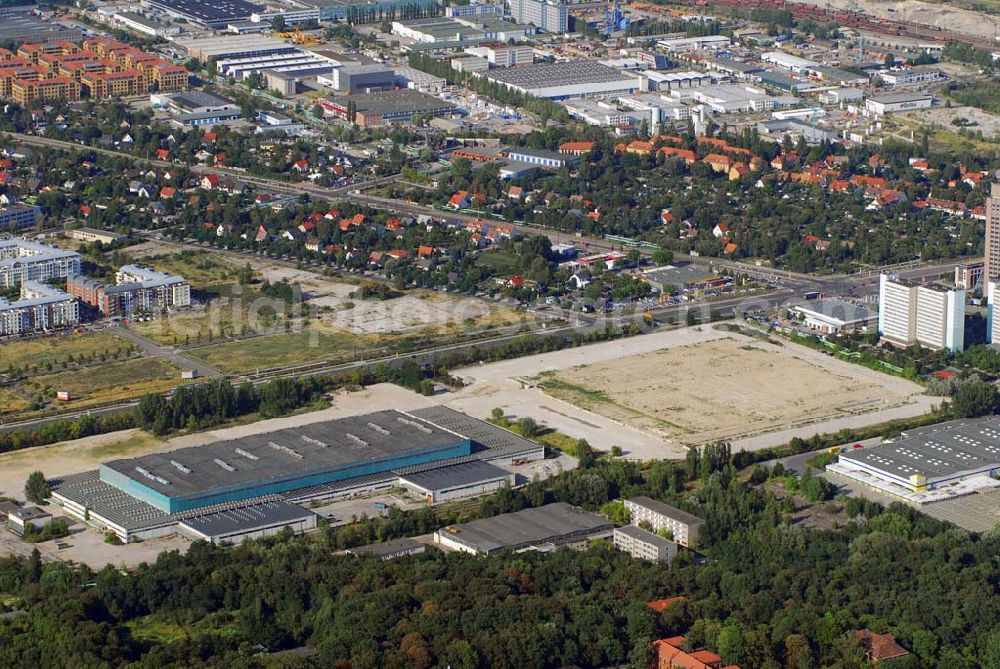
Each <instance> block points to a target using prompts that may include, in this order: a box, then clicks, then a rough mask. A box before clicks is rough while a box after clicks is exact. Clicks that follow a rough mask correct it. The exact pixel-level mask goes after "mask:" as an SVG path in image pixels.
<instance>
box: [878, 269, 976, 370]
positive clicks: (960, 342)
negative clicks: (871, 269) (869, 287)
mask: <svg viewBox="0 0 1000 669" xmlns="http://www.w3.org/2000/svg"><path fill="white" fill-rule="evenodd" d="M878 313H879V318H878V324H879V325H878V331H879V335H881V337H882V339H883V340H884V341H886V342H888V343H890V344H894V345H896V346H904V347H905V346H912V345H914V344H920V345H921V346H925V347H927V348H932V349H935V350H949V351H961V350H963V349H964V347H965V290H964V289H961V288H954V287H951V286H945V285H942V284H938V283H929V284H918V283H916V282H913V281H907V280H905V279H899V278H896V277H893V276H890V275H888V274H883V275H882V276H881V277H880V278H879V311H878Z"/></svg>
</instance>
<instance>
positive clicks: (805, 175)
mask: <svg viewBox="0 0 1000 669" xmlns="http://www.w3.org/2000/svg"><path fill="white" fill-rule="evenodd" d="M792 181H795V182H798V183H803V184H809V185H812V186H820V185H822V184H823V177H821V176H820V175H818V174H812V173H811V172H792Z"/></svg>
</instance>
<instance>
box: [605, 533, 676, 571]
mask: <svg viewBox="0 0 1000 669" xmlns="http://www.w3.org/2000/svg"><path fill="white" fill-rule="evenodd" d="M611 536H612V541H613V542H614V545H615V548H617V549H618V550H620V551H625V552H626V553H628V554H629V555H631V556H632V557H634V558H639V559H642V560H650V561H651V562H670V561H671V560H673V559H674V556H675V555H677V544H675V543H674V542H673V541H670V540H669V539H664V538H663V537H661V536H660V535H658V534H653V533H652V532H649V531H647V530H644V529H642V528H641V527H636V526H635V525H626V526H625V527H616V528H615V530H614V532H612V535H611Z"/></svg>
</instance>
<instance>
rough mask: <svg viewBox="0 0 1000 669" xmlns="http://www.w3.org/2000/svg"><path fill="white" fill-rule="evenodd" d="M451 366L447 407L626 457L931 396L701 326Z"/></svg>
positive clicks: (892, 410) (773, 433)
mask: <svg viewBox="0 0 1000 669" xmlns="http://www.w3.org/2000/svg"><path fill="white" fill-rule="evenodd" d="M744 347H747V350H744ZM452 373H453V374H454V375H456V376H459V377H461V378H463V379H465V380H466V382H467V383H468V384H469V385H468V386H466V387H465V388H463V389H461V390H459V391H457V392H455V393H453V394H451V395H449V396H447V397H444V398H442V401H443V402H444V403H445V404H447V405H449V406H451V407H452V408H455V409H458V410H460V411H464V412H465V413H468V414H469V415H472V416H476V417H478V418H485V417H487V416H489V414H490V411H491V410H492V409H493V408H494V407H499V408H502V409H503V410H504V411H505V413H506V414H507V416H508V417H511V418H517V417H520V416H531V417H533V418H535V419H536V420H538V421H539V422H541V423H543V424H544V425H546V426H548V427H551V428H553V429H556V430H558V431H559V432H561V433H563V434H566V435H569V436H572V437H577V438H581V437H582V438H586V439H587V440H588V441H589V442H590V443H591V444H592V445H593V446H595V447H596V448H600V449H609V448H611V447H612V446H615V445H617V446H621V447H622V448H623V449H624V451H625V455H626V457H630V458H635V459H652V458H680V457H683V455H684V453H685V450H686V445H687V444H689V443H703V442H704V441H710V440H713V439H727V440H730V441H732V443H733V447H734V448H737V449H744V448H745V449H750V450H753V449H760V448H766V447H769V446H777V445H780V444H784V443H787V442H788V440H789V439H791V438H792V437H810V436H812V435H813V434H816V433H827V432H837V431H838V430H841V429H844V428H849V427H850V428H853V427H862V426H866V425H872V424H876V423H882V422H885V421H887V420H892V419H897V418H905V417H911V416H916V415H921V414H924V413H926V412H927V411H929V410H930V407H931V405H932V404H934V401H935V400H934V398H932V397H928V396H926V395H924V394H923V388H922V387H921V386H919V385H917V384H915V383H912V382H910V381H907V380H905V379H900V378H898V377H892V376H888V375H886V374H881V373H879V372H876V371H874V370H870V369H867V368H865V367H861V366H859V365H852V364H851V363H848V362H845V361H842V360H837V359H835V358H831V357H829V356H826V355H823V354H822V353H819V352H817V351H812V350H810V349H807V348H805V347H802V346H797V345H795V344H791V343H785V344H784V346H773V345H769V344H764V343H761V342H759V341H758V340H756V339H751V338H749V337H746V336H744V335H739V334H731V333H728V332H722V331H719V330H716V329H714V328H708V327H693V328H682V329H677V330H664V331H658V332H654V333H650V334H646V335H641V336H638V337H631V338H628V339H622V340H616V341H613V342H602V343H598V344H592V345H589V346H582V347H579V348H573V349H566V350H563V351H554V352H552V353H543V354H541V355H534V356H527V357H524V358H518V359H515V360H506V361H503V362H497V363H491V364H487V365H480V366H474V367H466V368H462V369H457V370H454V371H453V372H452ZM802 375H804V376H802ZM633 376H634V377H635V380H633V379H632V377H633ZM547 380H548V381H549V382H550V383H551V381H552V380H557V381H560V382H561V383H560V384H555V386H556V387H554V388H551V389H550V390H548V391H546V390H543V389H542V388H540V387H538V386H539V384H540V383H544V382H545V381H547ZM671 383H673V384H675V387H672V386H671V385H670V384H671ZM817 384H822V385H817ZM550 387H551V386H550ZM793 391H794V392H793ZM560 394H561V395H562V397H560V396H559V395H560ZM563 398H565V399H563ZM699 402H702V403H704V404H703V405H702V404H699ZM785 402H788V403H789V404H788V408H784V407H785V405H784V403H785ZM701 414H705V417H702V415H701ZM709 416H712V417H713V418H712V419H711V420H709V419H708V418H707V417H709ZM713 420H714V421H716V422H717V423H718V424H716V423H713V422H712V421H713ZM782 420H784V421H787V422H785V423H784V424H782V422H781V421H782ZM699 440H701V441H699Z"/></svg>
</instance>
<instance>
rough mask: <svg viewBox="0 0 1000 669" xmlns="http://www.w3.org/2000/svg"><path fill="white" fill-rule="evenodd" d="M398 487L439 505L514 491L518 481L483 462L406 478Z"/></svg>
mask: <svg viewBox="0 0 1000 669" xmlns="http://www.w3.org/2000/svg"><path fill="white" fill-rule="evenodd" d="M399 483H400V485H402V486H403V487H404V488H409V489H410V490H412V491H414V492H416V493H418V494H420V495H423V496H424V498H425V499H426V500H427V501H428V502H430V503H431V504H436V503H437V502H447V501H449V500H453V499H463V498H466V497H475V496H478V495H485V494H487V493H490V492H493V491H495V490H499V489H500V488H513V487H514V483H515V479H514V474H513V473H512V472H509V471H507V470H506V469H500V468H499V467H497V466H496V465H491V464H489V463H488V462H483V461H482V460H471V461H469V462H461V463H457V464H454V465H450V466H447V467H438V468H435V469H427V470H423V471H416V472H413V473H410V474H403V475H402V476H400V477H399Z"/></svg>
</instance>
